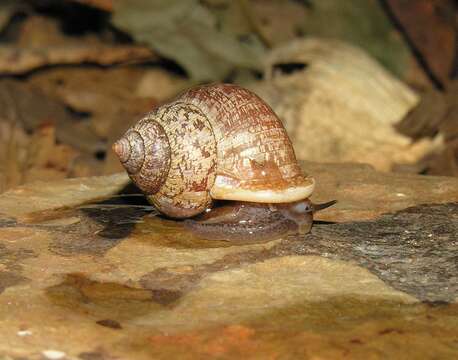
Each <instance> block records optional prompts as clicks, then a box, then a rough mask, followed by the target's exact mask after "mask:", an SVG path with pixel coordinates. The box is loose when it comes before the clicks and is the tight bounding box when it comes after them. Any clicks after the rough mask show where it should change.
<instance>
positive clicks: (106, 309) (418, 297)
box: [0, 164, 458, 359]
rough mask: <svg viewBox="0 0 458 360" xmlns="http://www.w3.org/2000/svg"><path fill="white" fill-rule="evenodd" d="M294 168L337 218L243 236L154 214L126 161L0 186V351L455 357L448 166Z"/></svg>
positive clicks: (102, 355) (457, 272)
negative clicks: (412, 171) (221, 237)
mask: <svg viewBox="0 0 458 360" xmlns="http://www.w3.org/2000/svg"><path fill="white" fill-rule="evenodd" d="M304 168H306V169H307V170H308V172H309V173H311V174H313V175H314V176H315V177H316V179H317V182H318V188H317V191H316V194H315V195H314V201H316V202H321V201H327V200H331V199H337V200H338V201H339V203H338V204H337V205H336V206H335V207H333V208H330V209H328V210H326V211H323V212H322V214H320V213H318V214H317V215H323V219H325V218H326V217H325V215H326V216H329V218H330V219H334V221H339V222H337V223H327V222H317V223H316V224H315V225H314V227H313V228H312V231H311V233H310V234H308V235H306V236H305V237H299V236H289V237H287V238H282V239H278V240H274V241H270V242H264V243H251V244H246V245H241V244H238V245H234V244H232V243H229V242H224V241H211V240H204V239H199V238H197V237H196V236H195V235H193V234H191V233H189V232H188V231H187V230H186V229H185V228H184V226H183V225H182V223H180V222H178V221H173V220H167V219H164V218H161V217H159V216H157V213H156V212H155V211H154V210H153V208H152V207H151V206H150V205H149V204H147V203H146V201H145V200H144V197H143V196H141V195H138V190H136V189H132V188H130V189H128V188H127V187H126V184H127V182H128V179H127V177H126V176H125V175H124V174H118V175H114V176H110V177H101V178H86V179H73V180H66V181H60V182H56V183H49V184H30V185H27V186H24V187H22V188H18V189H13V190H11V191H9V192H7V193H5V194H3V195H0V209H1V212H2V213H3V215H0V318H1V319H2V321H1V322H0V354H2V356H3V355H5V356H6V357H7V358H41V357H43V356H47V355H45V354H48V355H49V354H64V355H63V356H65V357H66V358H80V359H111V358H135V359H151V358H183V357H186V358H208V357H220V358H250V357H252V356H254V355H253V354H256V356H259V357H263V358H269V357H274V358H275V357H276V358H281V357H285V356H287V355H290V356H294V357H299V358H310V357H312V356H315V357H319V358H323V359H334V358H342V357H349V358H367V357H368V356H371V354H373V353H374V351H376V352H377V354H380V356H381V357H387V358H396V357H399V356H400V355H401V354H402V355H403V356H406V357H410V358H419V357H423V358H424V357H427V358H428V357H430V358H432V357H437V358H447V357H448V358H454V357H457V355H458V351H457V349H456V333H457V332H458V321H457V319H458V307H457V305H458V287H457V285H456V284H458V281H457V279H458V268H457V266H458V265H457V263H456V253H457V250H458V245H457V239H458V225H457V224H458V204H457V203H454V202H451V203H449V201H452V200H454V199H455V198H454V196H456V195H455V191H456V188H455V184H456V180H455V179H449V178H432V177H425V178H423V177H421V176H414V177H409V176H407V177H406V176H405V175H396V174H382V173H378V172H375V171H374V170H372V169H371V168H368V167H365V166H354V165H318V164H306V166H305V167H304ZM409 182H410V184H411V185H410V186H409ZM361 184H365V185H361ZM383 184H385V185H383ZM421 184H423V186H424V188H425V189H429V190H430V192H431V193H432V195H429V197H428V198H427V201H426V203H428V202H431V203H430V204H425V205H419V204H421V203H423V202H425V201H424V200H425V199H424V198H421V194H422V193H421V192H419V191H418V192H417V191H415V190H410V189H411V188H413V189H415V187H417V186H420V185H421ZM360 185H361V186H360ZM383 186H385V187H386V188H387V189H390V188H392V187H395V186H398V187H399V188H401V189H402V190H401V191H402V192H403V193H404V194H405V195H406V196H405V197H399V196H395V197H393V198H389V197H386V196H385V195H383V191H382V188H383ZM378 188H379V189H380V190H377V189H378ZM377 191H378V192H377ZM425 192H426V193H427V190H425ZM377 194H378V196H380V198H379V200H381V199H382V200H383V201H379V202H377ZM398 198H402V200H400V199H398ZM387 199H388V200H390V201H387ZM434 203H437V204H434ZM374 205H375V206H374ZM401 209H402V210H401ZM397 210H401V211H397ZM384 213H385V214H384ZM24 334H27V335H24ZM431 334H433V335H432V336H431ZM50 351H52V352H50Z"/></svg>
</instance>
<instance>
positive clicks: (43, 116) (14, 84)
mask: <svg viewBox="0 0 458 360" xmlns="http://www.w3.org/2000/svg"><path fill="white" fill-rule="evenodd" d="M0 119H4V120H8V121H10V122H12V123H17V124H18V125H19V126H21V127H23V128H24V130H25V131H33V130H35V129H37V128H38V127H39V126H40V125H41V124H43V123H53V124H55V126H56V137H57V139H58V140H59V141H60V142H62V143H65V144H68V145H71V146H73V147H75V148H76V149H79V150H80V151H83V152H89V153H91V154H94V153H96V152H98V151H102V150H104V149H105V145H104V144H103V143H102V142H101V141H100V140H99V138H98V137H97V136H96V135H94V133H93V132H92V130H91V129H90V128H89V127H88V126H87V125H86V124H84V123H80V122H78V121H75V117H74V116H73V115H72V114H70V113H69V111H68V110H67V109H66V108H65V106H64V105H62V104H61V103H59V102H58V101H55V100H53V99H50V98H49V97H47V96H45V95H44V94H43V93H41V92H40V91H39V90H38V89H36V88H33V87H32V86H29V85H27V84H24V83H22V82H19V81H13V80H2V81H0Z"/></svg>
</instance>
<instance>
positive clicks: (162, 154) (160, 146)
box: [113, 119, 170, 195]
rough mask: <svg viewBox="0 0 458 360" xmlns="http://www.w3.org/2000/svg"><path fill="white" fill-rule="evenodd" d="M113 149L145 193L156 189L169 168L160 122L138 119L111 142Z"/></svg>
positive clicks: (168, 146) (167, 151)
mask: <svg viewBox="0 0 458 360" xmlns="http://www.w3.org/2000/svg"><path fill="white" fill-rule="evenodd" d="M113 150H114V151H115V152H116V154H117V155H118V156H119V159H120V160H121V163H122V164H123V166H124V167H125V168H126V170H127V173H128V174H129V176H130V178H131V179H132V180H133V181H134V183H135V184H136V185H137V186H138V187H139V188H140V190H142V191H143V192H144V193H145V194H147V195H150V194H155V193H156V192H158V191H159V189H160V188H161V187H162V185H163V184H164V182H165V181H166V179H167V174H168V172H169V169H170V145H169V141H168V139H167V135H166V133H165V131H164V129H163V128H162V126H161V125H160V124H159V123H157V122H155V121H152V120H149V119H142V120H140V121H139V122H138V123H137V124H136V125H135V126H134V127H133V128H131V129H130V130H128V131H127V133H126V134H125V135H124V136H123V137H122V138H121V139H119V140H118V141H117V142H116V143H115V144H114V145H113Z"/></svg>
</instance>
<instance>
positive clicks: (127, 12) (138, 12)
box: [113, 0, 264, 81]
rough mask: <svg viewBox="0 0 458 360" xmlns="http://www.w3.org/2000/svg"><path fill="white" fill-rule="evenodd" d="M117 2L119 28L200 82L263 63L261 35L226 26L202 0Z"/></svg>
mask: <svg viewBox="0 0 458 360" xmlns="http://www.w3.org/2000/svg"><path fill="white" fill-rule="evenodd" d="M114 5H115V11H114V13H113V23H114V24H115V25H116V26H117V27H119V28H120V29H122V30H123V31H126V32H128V33H129V34H131V35H132V36H133V38H134V39H135V40H136V41H138V42H141V43H146V44H148V45H150V46H151V47H152V48H153V49H154V50H156V51H157V52H158V53H160V54H161V55H163V56H165V57H168V58H170V59H173V60H174V61H175V62H177V63H178V64H180V65H181V66H183V68H184V69H185V70H186V71H187V73H188V75H189V76H190V77H191V79H193V80H194V81H211V80H221V79H224V78H225V77H226V76H227V75H228V74H229V72H230V71H231V70H233V69H234V68H236V67H241V68H250V69H259V68H260V67H261V60H262V56H263V55H264V47H263V45H262V44H261V42H260V41H259V40H258V38H257V37H255V36H252V34H247V36H245V37H243V38H240V37H239V36H237V34H233V33H227V32H224V31H222V30H220V29H219V25H220V24H218V21H217V18H216V17H215V15H214V14H213V13H212V12H211V11H210V10H209V9H208V8H207V7H205V6H204V5H203V4H201V3H200V2H199V1H197V0H188V1H181V0H156V1H148V0H122V1H118V2H116V3H115V4H114Z"/></svg>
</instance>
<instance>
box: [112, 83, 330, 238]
mask: <svg viewBox="0 0 458 360" xmlns="http://www.w3.org/2000/svg"><path fill="white" fill-rule="evenodd" d="M113 149H114V151H115V152H116V154H117V155H118V156H119V159H120V161H121V163H122V164H123V165H124V167H125V168H126V170H127V172H128V174H129V176H130V177H131V179H132V180H133V182H134V183H135V184H136V185H137V186H138V187H139V188H140V189H141V190H142V191H143V192H144V193H145V194H146V196H147V198H148V200H149V201H150V202H151V203H153V204H154V205H155V206H156V207H157V208H158V210H159V211H161V212H162V213H164V214H165V215H167V216H169V217H173V218H188V217H193V216H195V215H198V214H201V215H199V216H198V217H196V219H193V220H190V221H187V222H186V223H187V225H188V226H189V227H190V228H191V229H192V230H194V231H195V232H197V233H198V234H199V235H201V236H203V237H209V238H212V239H227V240H232V239H239V238H240V239H242V238H244V239H247V240H257V239H260V240H262V239H264V238H273V237H277V236H279V235H283V234H285V233H288V232H290V231H294V232H299V233H307V232H308V231H309V230H310V227H311V224H312V212H313V210H316V207H315V208H314V206H313V205H312V204H311V202H310V201H309V200H308V199H307V198H308V196H309V195H310V194H311V193H312V191H313V188H314V184H315V182H314V180H313V178H311V177H304V175H303V174H302V171H301V169H300V167H299V165H298V163H297V160H296V157H295V155H294V150H293V147H292V145H291V141H290V140H289V138H288V136H287V134H286V131H285V129H284V127H283V125H282V123H281V121H280V120H279V119H278V117H277V116H276V115H275V113H274V112H273V111H272V109H271V108H270V107H269V106H268V105H267V104H266V103H265V102H264V101H262V100H261V99H260V98H259V97H258V96H256V95H255V94H253V93H252V92H250V91H248V90H246V89H243V88H241V87H238V86H235V85H229V84H217V85H207V86H201V87H196V88H193V89H190V90H188V91H186V92H184V93H183V94H181V95H180V96H179V97H177V98H176V99H175V100H174V101H172V102H170V103H168V104H165V105H163V106H161V107H159V108H157V109H156V110H154V111H152V112H151V113H149V114H147V115H146V116H145V117H144V118H143V119H141V120H140V121H139V122H138V123H137V124H135V125H134V126H133V127H132V128H131V129H129V130H128V131H127V132H126V134H125V135H124V136H123V137H122V138H121V139H120V140H118V141H117V142H116V143H115V144H114V145H113ZM213 199H219V200H235V201H236V202H228V204H226V206H223V207H216V208H214V209H211V207H212V203H213ZM326 205H329V204H326ZM321 207H322V206H321Z"/></svg>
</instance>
